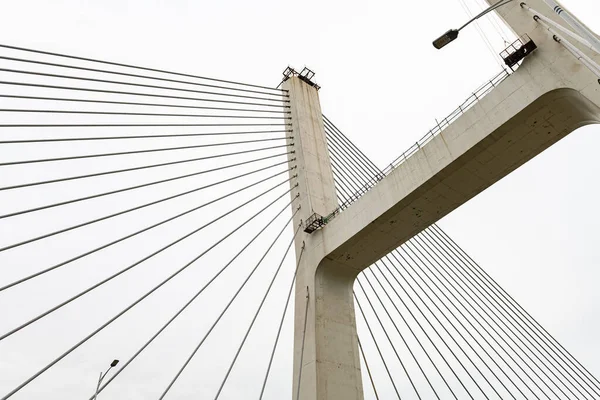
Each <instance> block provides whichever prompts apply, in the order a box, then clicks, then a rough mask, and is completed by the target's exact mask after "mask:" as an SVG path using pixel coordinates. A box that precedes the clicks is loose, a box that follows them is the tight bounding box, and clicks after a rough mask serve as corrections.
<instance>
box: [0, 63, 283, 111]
mask: <svg viewBox="0 0 600 400" xmlns="http://www.w3.org/2000/svg"><path fill="white" fill-rule="evenodd" d="M1 58H2V57H0V59H1ZM72 68H73V67H72ZM0 72H8V73H13V74H22V75H35V76H43V77H46V78H60V79H72V80H78V81H85V82H94V83H108V84H112V85H123V86H134V87H140V88H146V89H160V90H169V91H175V92H185V93H198V94H208V95H211V96H225V97H236V98H240V99H251V100H262V101H276V102H281V103H289V102H290V101H289V100H284V99H270V98H268V97H257V96H246V95H240V94H233V93H219V92H208V91H205V90H194V89H184V88H175V87H168V86H158V85H148V84H142V83H134V82H126V81H111V80H108V79H98V78H89V77H83V76H71V75H61V74H50V73H47V72H39V71H27V70H23V69H11V68H0Z"/></svg>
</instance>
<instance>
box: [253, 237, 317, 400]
mask: <svg viewBox="0 0 600 400" xmlns="http://www.w3.org/2000/svg"><path fill="white" fill-rule="evenodd" d="M305 248H306V246H305V245H304V243H302V248H301V249H300V254H298V257H297V258H298V260H297V261H296V268H295V269H294V275H293V277H292V282H291V283H290V289H289V290H288V295H287V298H286V300H285V305H284V306H283V313H282V314H281V319H280V321H279V327H278V328H277V335H276V336H275V342H274V343H273V349H272V350H271V355H270V357H269V364H268V365H267V371H266V372H265V379H264V380H263V384H262V387H261V389H260V395H259V397H258V400H262V397H263V395H264V393H265V388H266V387H267V381H268V379H269V373H270V372H271V366H272V365H273V358H274V357H275V350H277V344H278V343H279V338H280V336H281V329H282V328H283V322H284V321H285V316H286V315H287V309H288V306H289V304H290V299H291V297H292V291H293V289H294V285H295V284H296V276H297V275H298V268H299V267H300V262H301V261H302V255H303V254H304V249H305Z"/></svg>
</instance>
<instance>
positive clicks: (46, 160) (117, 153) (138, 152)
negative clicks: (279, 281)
mask: <svg viewBox="0 0 600 400" xmlns="http://www.w3.org/2000/svg"><path fill="white" fill-rule="evenodd" d="M287 139H289V137H281V138H267V139H252V140H240V141H236V142H224V143H208V144H195V145H190V146H176V147H165V148H162V149H145V150H131V151H118V152H113V153H101V154H84V155H81V156H67V157H55V158H40V159H35V160H21V161H7V162H3V163H0V167H6V166H9V165H23V164H35V163H42V162H56V161H72V160H82V159H88V158H98V157H113V156H124V155H131V154H144V153H157V152H161V151H174V150H189V149H201V148H207V147H221V146H234V145H240V144H249V143H263V142H273V141H277V140H287ZM288 145H289V146H292V145H293V143H290V144H288Z"/></svg>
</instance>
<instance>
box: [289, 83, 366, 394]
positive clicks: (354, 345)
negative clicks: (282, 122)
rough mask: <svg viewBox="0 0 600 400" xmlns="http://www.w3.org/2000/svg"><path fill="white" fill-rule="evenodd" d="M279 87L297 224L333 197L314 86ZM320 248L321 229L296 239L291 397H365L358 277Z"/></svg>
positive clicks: (330, 204)
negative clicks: (286, 115)
mask: <svg viewBox="0 0 600 400" xmlns="http://www.w3.org/2000/svg"><path fill="white" fill-rule="evenodd" d="M283 88H284V89H286V90H288V93H289V95H290V111H291V117H292V119H291V123H292V131H293V132H292V136H293V137H294V139H293V141H294V150H295V154H293V155H291V156H290V158H295V160H294V161H293V163H294V165H297V169H296V170H295V171H294V173H297V174H298V180H297V182H298V183H299V187H298V191H299V193H300V198H299V204H300V206H301V209H300V212H298V213H297V214H296V221H294V222H295V223H296V224H298V223H300V222H301V221H306V220H307V219H308V218H309V217H310V216H311V215H312V214H313V213H317V214H319V215H321V216H324V215H327V214H329V213H330V212H331V211H333V210H334V209H335V208H336V207H337V200H336V194H335V186H334V181H333V173H332V171H331V163H330V159H329V152H328V150H327V143H326V139H325V129H324V126H323V117H322V113H321V108H320V104H319V95H318V92H317V89H316V88H315V87H313V86H311V85H310V84H308V83H306V82H304V81H302V80H301V79H300V78H298V77H295V76H293V77H290V78H289V79H288V80H287V81H285V82H284V84H283ZM325 229H327V228H325ZM303 246H304V250H302V247H303ZM324 249H325V246H324V243H323V230H318V231H315V232H313V233H312V234H307V233H304V232H302V233H301V234H300V235H298V237H297V239H296V257H297V258H298V257H299V256H300V254H302V257H301V259H300V264H299V269H298V276H297V278H296V294H295V296H296V297H295V317H294V372H293V374H294V376H293V382H294V384H293V392H292V393H293V400H296V399H297V398H298V399H302V400H325V399H330V400H331V399H340V400H341V399H343V400H362V398H363V393H362V382H361V374H360V359H359V350H358V341H357V334H356V323H355V320H354V300H353V297H352V286H353V283H354V279H355V278H356V275H357V273H356V271H354V270H352V269H349V268H347V267H346V266H344V265H341V264H339V263H333V262H330V261H329V260H327V259H325V250H324ZM307 294H308V298H307ZM307 307H308V309H307ZM305 316H307V318H306V319H305ZM301 359H302V365H300V360H301ZM300 376H301V378H300ZM298 389H300V390H299V391H298ZM298 392H299V397H297V394H298Z"/></svg>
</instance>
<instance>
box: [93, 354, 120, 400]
mask: <svg viewBox="0 0 600 400" xmlns="http://www.w3.org/2000/svg"><path fill="white" fill-rule="evenodd" d="M118 363H119V360H113V362H111V363H110V367H108V369H107V370H106V372H105V373H104V374H102V372H100V379H98V386H96V394H95V395H94V400H96V399H97V398H98V392H99V391H100V385H101V384H102V379H104V378H105V377H106V375H108V371H110V370H111V369H112V367H116V366H117V364H118Z"/></svg>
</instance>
